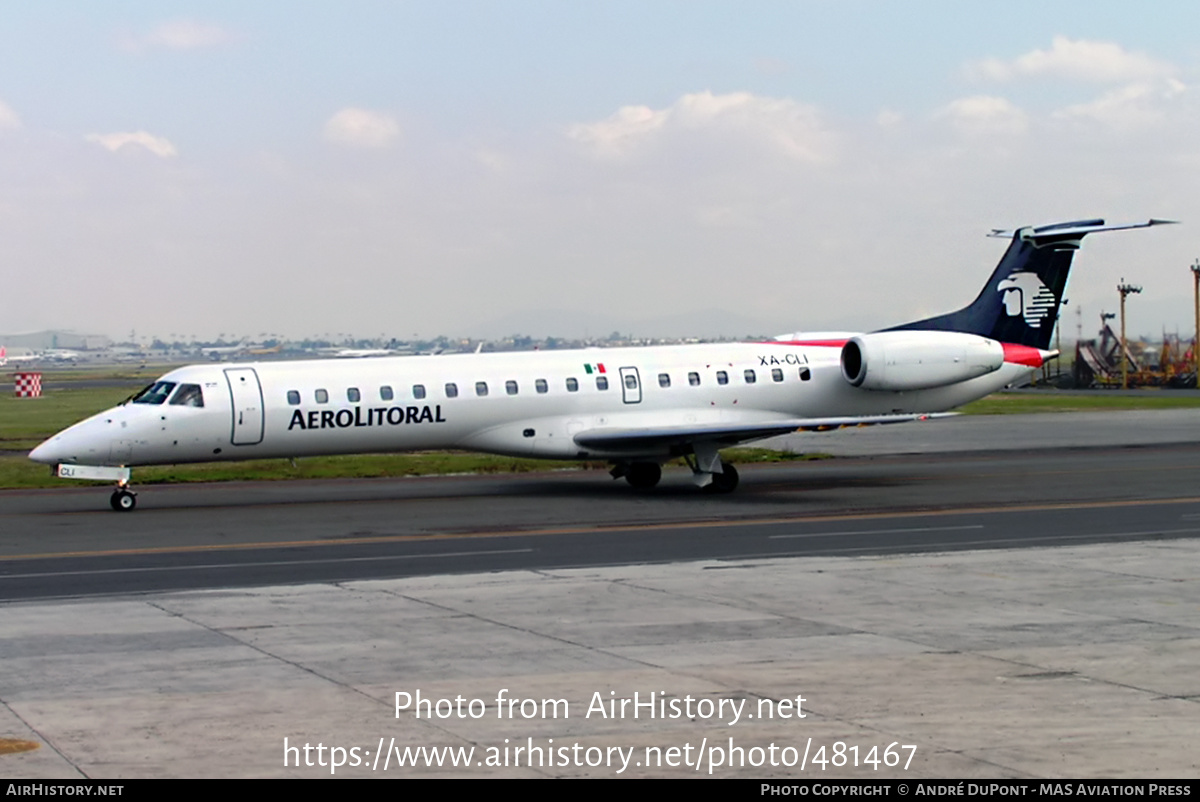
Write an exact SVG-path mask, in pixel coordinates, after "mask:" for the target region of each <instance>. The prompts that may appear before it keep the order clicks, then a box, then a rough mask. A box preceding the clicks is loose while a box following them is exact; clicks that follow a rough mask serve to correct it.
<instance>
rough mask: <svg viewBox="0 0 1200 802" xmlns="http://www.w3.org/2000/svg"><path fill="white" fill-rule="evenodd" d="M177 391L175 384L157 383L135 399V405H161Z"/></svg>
mask: <svg viewBox="0 0 1200 802" xmlns="http://www.w3.org/2000/svg"><path fill="white" fill-rule="evenodd" d="M174 389H175V382H155V383H154V384H152V385H150V386H149V387H147V388H146V389H145V390H142V391H141V392H140V393H138V394H137V395H135V396H134V397H133V403H135V404H161V403H162V402H163V401H166V400H167V396H169V395H170V394H171V391H172V390H174Z"/></svg>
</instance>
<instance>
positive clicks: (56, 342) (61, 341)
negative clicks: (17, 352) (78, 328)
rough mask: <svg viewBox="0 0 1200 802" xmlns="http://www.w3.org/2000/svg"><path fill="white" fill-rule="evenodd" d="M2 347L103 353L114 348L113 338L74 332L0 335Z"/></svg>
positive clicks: (35, 332)
mask: <svg viewBox="0 0 1200 802" xmlns="http://www.w3.org/2000/svg"><path fill="white" fill-rule="evenodd" d="M0 345H4V346H6V347H8V348H27V349H29V350H30V351H45V350H47V349H50V348H69V349H71V350H74V351H102V350H104V349H106V348H109V347H111V346H112V338H110V337H108V336H106V335H104V334H77V333H75V332H73V331H34V332H25V333H24V334H0Z"/></svg>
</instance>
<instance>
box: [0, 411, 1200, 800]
mask: <svg viewBox="0 0 1200 802" xmlns="http://www.w3.org/2000/svg"><path fill="white" fill-rule="evenodd" d="M1101 414H1102V415H1108V414H1109V413H1101ZM1043 417H1048V418H1052V420H1051V421H1047V422H1045V424H1043V423H1041V422H1039V421H1038V420H1031V419H1034V418H1043ZM997 420H1003V421H1004V422H1005V425H1004V426H998V425H997V424H995V423H994V421H997ZM972 421H984V422H985V423H983V424H980V425H979V428H980V429H987V428H988V427H995V428H993V429H991V431H992V432H993V435H991V436H989V435H987V434H986V432H985V433H984V434H979V429H975V428H972V423H971V422H972ZM943 423H949V424H952V425H953V427H965V428H962V429H960V428H951V427H946V428H942V426H943ZM1197 423H1200V414H1198V413H1188V414H1187V415H1183V414H1182V413H1165V414H1164V413H1137V414H1133V415H1125V414H1122V417H1121V418H1120V422H1119V425H1115V426H1113V425H1100V426H1097V425H1096V418H1095V417H1094V416H1092V415H1066V416H1064V415H1057V416H1021V417H1015V416H1006V417H1004V418H971V419H966V418H963V419H956V420H954V421H947V422H939V423H938V424H937V425H936V427H935V425H933V424H931V425H929V426H928V427H907V426H905V427H901V426H897V427H886V428H885V427H879V428H878V429H872V430H861V431H853V432H845V433H838V434H837V435H835V436H833V437H829V438H822V440H821V441H820V444H821V447H820V450H822V451H826V452H829V451H831V450H833V449H832V448H831V445H832V444H834V443H835V442H836V443H841V442H846V441H848V440H850V439H852V438H853V439H855V440H857V438H858V437H859V436H860V435H866V434H868V433H873V432H876V431H878V432H885V433H887V432H893V431H894V432H895V434H890V433H889V434H887V436H888V437H898V438H901V437H904V438H907V437H921V438H924V437H933V438H935V441H936V439H937V438H938V437H943V439H942V440H941V441H936V442H934V443H933V444H932V446H930V447H928V448H929V449H930V451H931V453H930V454H926V455H925V456H921V457H917V458H912V457H904V458H899V457H887V456H879V453H880V451H882V450H887V448H890V449H891V450H892V451H893V452H895V453H906V452H908V451H909V449H910V448H913V446H911V445H909V444H905V443H899V444H896V443H894V444H893V445H891V446H890V447H884V446H880V445H879V444H878V443H876V444H875V446H874V447H875V449H876V451H875V453H876V455H877V456H875V457H874V458H871V459H867V458H862V457H847V458H844V459H834V460H828V461H820V462H815V463H805V464H795V465H786V466H782V467H764V468H753V467H749V468H748V469H747V470H745V471H743V487H742V488H741V489H740V490H739V493H738V494H735V495H734V496H732V497H728V498H725V499H710V498H706V497H698V496H696V495H695V494H694V493H693V492H692V488H690V487H688V485H687V482H686V478H680V477H668V481H667V482H666V485H665V487H664V488H663V489H662V491H661V492H659V493H654V494H631V493H628V492H627V491H626V490H625V489H624V488H622V487H620V486H614V485H612V484H609V483H606V482H605V480H604V479H603V478H602V475H601V476H597V475H595V474H591V475H578V474H561V475H548V476H547V475H542V476H537V477H516V478H509V477H505V478H483V479H479V478H468V477H458V478H445V479H436V480H435V479H431V480H417V481H408V482H402V481H396V482H388V481H381V482H367V483H311V484H309V483H306V484H304V485H298V484H275V485H270V486H269V487H262V486H259V485H239V486H224V487H219V488H217V487H207V488H161V489H160V488H151V489H148V490H147V491H146V494H145V495H146V498H145V499H144V501H143V506H142V508H141V509H139V511H138V512H137V513H134V514H133V515H131V516H125V515H118V514H115V513H111V512H108V511H101V510H99V509H97V504H96V502H97V500H99V501H101V502H102V501H103V498H99V497H98V496H97V495H96V491H95V490H92V491H87V490H71V491H67V492H61V493H59V492H52V491H39V492H36V493H30V494H3V495H0V529H2V530H3V531H4V533H5V534H4V536H3V538H0V541H2V542H0V548H2V549H3V551H2V552H0V589H2V588H4V587H5V586H6V584H5V583H7V587H9V588H16V589H17V590H15V591H11V592H10V595H9V598H36V597H38V596H40V595H52V596H57V597H59V598H55V599H44V600H41V601H23V602H17V601H14V602H10V603H7V604H5V605H4V607H3V618H2V619H0V654H2V655H3V657H2V658H0V659H2V660H3V664H4V667H5V671H4V673H3V678H2V679H0V701H2V703H3V707H0V739H10V741H12V742H15V741H25V742H28V743H30V744H37V748H35V749H32V750H30V751H24V752H14V753H11V754H2V752H3V751H4V750H3V749H0V776H3V777H42V778H50V777H59V778H69V777H79V776H90V777H140V776H330V775H332V774H334V771H333V767H332V766H331V763H332V762H338V761H344V764H343V765H342V766H340V767H338V768H337V770H336V776H381V777H382V776H396V777H401V776H430V775H439V776H496V775H502V776H539V777H544V776H562V777H572V776H697V775H700V776H707V775H708V774H709V771H710V770H711V773H712V775H713V776H723V777H728V776H749V777H779V778H798V777H808V778H813V779H820V778H822V777H827V778H829V777H847V776H852V777H872V776H889V777H912V778H918V777H956V778H974V777H980V778H982V777H1027V776H1039V777H1100V776H1123V777H1140V776H1161V777H1169V776H1195V774H1196V772H1197V769H1198V768H1200V759H1198V758H1197V757H1196V754H1195V749H1194V745H1193V743H1192V739H1193V736H1194V732H1195V730H1196V726H1197V723H1198V722H1200V708H1198V706H1197V705H1198V700H1200V687H1198V686H1197V683H1200V680H1198V679H1197V678H1196V676H1195V672H1194V671H1193V670H1192V667H1194V666H1195V665H1196V663H1197V658H1200V624H1197V623H1196V622H1197V621H1198V620H1200V618H1198V616H1197V613H1198V612H1200V540H1197V539H1196V535H1197V534H1200V492H1196V490H1195V476H1196V473H1197V469H1198V468H1200V445H1197V444H1196V443H1197V441H1200V426H1197ZM1042 425H1045V426H1047V427H1049V428H1048V429H1046V430H1045V431H1043V432H1042V433H1041V434H1039V435H1037V436H1038V437H1039V438H1041V439H1040V440H1039V442H1042V443H1045V442H1046V441H1047V438H1049V437H1051V436H1052V433H1053V432H1057V433H1059V434H1058V435H1054V436H1065V437H1067V438H1068V440H1069V442H1068V444H1066V445H1062V446H1059V447H1058V448H1046V447H1045V446H1044V445H1043V446H1041V447H1038V448H1031V447H1028V446H1027V445H1026V444H1025V443H1024V442H1023V441H1022V439H1021V437H1018V436H1014V434H1013V433H1014V432H1027V431H1035V432H1036V429H1037V427H1038V426H1042ZM1181 427H1182V428H1181ZM905 430H907V431H905ZM1094 430H1099V431H1102V432H1103V433H1104V435H1105V437H1107V438H1109V439H1108V440H1102V441H1100V442H1096V441H1095V439H1094ZM1166 430H1174V434H1175V436H1174V438H1173V439H1171V440H1169V441H1158V442H1160V443H1163V444H1161V445H1152V443H1154V442H1155V439H1154V438H1155V432H1158V431H1166ZM1063 433H1065V434H1063ZM847 435H849V437H847ZM969 438H979V442H981V443H983V446H982V447H975V448H969V449H967V450H966V451H965V452H959V453H951V452H954V451H955V450H956V448H957V447H958V445H959V444H961V443H962V442H963V441H964V439H968V440H969ZM1071 438H1074V439H1073V440H1071ZM855 447H857V446H855ZM920 448H926V446H921V447H920ZM1006 448H1008V449H1013V448H1015V449H1017V450H1015V451H1013V450H1005V449H1006ZM918 450H919V449H918ZM933 452H936V453H933ZM151 494H154V496H155V497H154V498H153V499H151V498H149V496H151ZM89 538H91V540H89ZM351 541H355V542H351ZM1046 544H1055V545H1054V546H1053V547H1046ZM980 547H983V548H984V550H977V549H979V548H980ZM37 549H40V551H37ZM353 549H362V550H363V551H360V552H355V551H348V550H353ZM470 551H475V552H479V553H481V554H478V555H476V556H474V557H472V556H471V555H469V554H468V553H467V552H470ZM102 552H104V553H102ZM113 552H121V553H113ZM454 552H457V553H458V556H456V557H454V558H453V562H454V565H453V566H446V562H445V561H446V560H447V559H448V558H446V557H440V556H437V555H439V554H442V553H446V554H449V553H454ZM484 552H495V553H494V554H491V555H488V554H482V553H484ZM501 552H506V553H504V554H501ZM413 554H417V555H422V554H423V555H424V556H423V557H417V558H414V559H409V560H407V562H411V563H420V564H421V565H419V566H418V567H417V568H416V569H414V570H397V569H396V568H395V563H397V562H406V559H405V557H406V555H413ZM236 555H244V556H245V559H239V558H238V557H237V556H236ZM791 555H802V556H791ZM326 558H329V559H326ZM389 559H391V562H392V565H391V566H390V567H389V566H388V565H387V563H388V560H389ZM471 559H479V560H481V561H482V562H481V563H480V565H479V568H480V569H481V570H485V571H487V573H482V574H480V573H476V574H463V573H457V574H454V573H449V571H454V570H462V569H461V567H460V566H461V563H462V562H465V561H468V560H471ZM335 561H340V562H335ZM506 561H516V562H513V563H509V562H506ZM522 561H523V562H522ZM242 563H256V565H251V566H249V567H248V568H246V567H245V566H242V568H245V570H247V571H249V572H250V573H248V574H247V575H246V576H245V577H241V578H231V577H232V575H231V574H230V573H228V572H230V571H232V569H230V568H227V567H223V566H225V565H232V564H239V565H241V564H242ZM314 563H323V564H322V565H321V566H320V567H319V569H312V568H311V567H306V566H311V565H312V564H314ZM356 566H365V567H367V568H368V569H369V570H368V572H367V573H360V574H354V573H353V572H352V569H351V568H350V567H356ZM444 566H446V567H444ZM239 570H241V569H239ZM309 570H316V573H315V574H311V575H310V574H306V573H305V571H309ZM353 570H357V568H353ZM162 576H166V577H177V578H179V577H182V578H186V581H182V582H181V581H179V580H178V579H167V580H163V581H166V582H168V584H167V585H165V587H172V586H174V587H183V588H194V589H191V590H174V591H169V592H162V591H158V590H157V588H158V587H159V586H156V585H150V586H146V587H141V588H139V587H138V586H137V584H136V581H135V582H134V583H133V584H132V585H129V584H125V585H122V583H124V582H127V581H131V580H129V579H128V578H129V577H135V578H136V577H155V578H157V577H162ZM384 576H388V577H393V578H380V577H384ZM72 577H74V578H72ZM104 577H109V578H112V577H118V578H120V581H119V582H115V584H111V585H106V584H105V583H106V582H109V581H110V580H109V579H104ZM272 577H274V579H272ZM306 580H307V581H308V582H309V583H308V584H295V583H298V582H300V583H303V582H305V581H306ZM114 581H115V580H114ZM138 581H141V580H138ZM156 581H157V579H156ZM170 582H176V584H175V585H171V584H170ZM270 582H275V583H276V584H270ZM72 583H74V585H75V591H76V595H80V596H92V598H63V597H65V596H70V595H73V594H72ZM89 583H90V584H89ZM278 583H289V584H278ZM39 584H45V585H50V586H52V587H51V590H50V592H49V593H47V592H45V591H44V590H39ZM137 589H142V590H156V592H144V593H137V594H135V595H127V594H128V591H130V590H137ZM97 594H99V595H97ZM113 594H116V595H113ZM418 690H420V691H421V693H422V695H423V697H424V698H427V699H432V700H434V702H435V703H436V701H437V700H439V699H441V700H445V702H444V704H443V705H442V706H440V707H436V708H431V709H430V710H429V711H428V714H427V715H422V716H421V717H419V718H418V717H416V716H414V715H413V713H412V712H411V710H405V711H401V713H400V715H399V716H397V713H396V709H395V708H396V694H397V693H398V692H399V693H401V694H408V695H409V696H410V697H412V696H415V694H416V691H418ZM651 693H653V694H655V697H654V699H655V702H656V704H658V705H660V707H659V708H657V709H659V710H662V712H663V715H655V716H653V717H649V715H648V714H649V711H650V710H652V708H650V707H648V706H647V705H646V703H647V702H649V701H650V694H651ZM635 694H636V697H635ZM663 695H665V699H666V706H665V707H661V705H662V704H663V701H664V696H663ZM498 696H503V698H504V699H509V700H516V703H515V706H512V707H505V705H504V704H501V705H499V706H498V705H497V697H498ZM797 697H803V700H804V701H803V702H802V703H798V702H797V701H796V700H797ZM401 698H402V699H404V698H407V697H404V696H402V697H401ZM458 698H461V699H462V702H458V703H456V702H454V700H455V699H458ZM473 700H478V703H477V704H473ZM525 700H529V701H528V703H527V704H526V705H525V706H524V707H522V705H521V702H522V701H525ZM542 700H551V702H552V703H551V705H550V706H549V707H545V706H541V705H540V702H541V701H542ZM554 700H560V701H561V704H558V705H555V704H553V701H554ZM622 700H627V701H626V704H625V707H624V715H620V711H621V704H620V702H621V701H622ZM767 700H769V703H768V701H767ZM787 700H791V704H780V703H782V702H786V701H787ZM535 701H536V702H537V703H538V704H535V703H534V702H535ZM634 701H637V702H640V703H642V706H641V707H640V708H639V707H634V706H633V705H632V703H633V702H634ZM614 702H615V703H616V707H615V708H613V707H611V706H610V703H614ZM464 706H465V707H464ZM453 708H457V710H458V711H462V712H461V715H460V714H459V713H456V712H450V711H451V710H452V709H453ZM535 708H536V709H535ZM522 710H524V711H525V712H526V713H527V714H528V715H527V716H526V715H522ZM601 710H603V711H605V712H604V714H602V713H601ZM675 710H680V711H683V712H684V713H685V714H683V715H673V712H674V711H675ZM589 711H590V713H589ZM608 711H615V712H616V714H615V715H609V714H608ZM637 711H640V715H639V716H638V717H637V718H634V714H635V712H637ZM439 712H442V713H446V715H445V717H443V716H440V715H438V713H439ZM799 712H803V713H804V716H803V717H802V718H801V717H800V716H799V715H798V713H799ZM475 713H480V715H479V716H478V717H475ZM768 714H773V715H768ZM735 715H736V719H735ZM749 716H753V718H750V717H749ZM285 739H286V748H285ZM318 744H320V745H321V748H320V749H317V746H318ZM839 744H840V746H839ZM305 745H307V746H309V747H310V749H309V750H308V751H304V750H303V747H304V746H305ZM0 746H3V742H2V741H0ZM772 746H773V747H774V748H772ZM910 746H911V747H915V749H909V748H908V747H910ZM332 747H337V748H338V749H339V750H340V751H331V748H332ZM444 747H450V748H453V749H459V748H462V749H465V750H471V749H474V752H472V753H470V755H469V757H468V756H467V753H465V752H457V751H456V752H453V753H447V752H443V751H438V752H437V753H434V752H431V751H425V752H415V751H413V750H416V749H420V748H427V749H432V748H437V749H439V750H440V749H442V748H444ZM517 747H524V750H523V751H522V752H519V753H518V752H516V751H515V750H516V749H517ZM822 747H823V751H822ZM292 748H295V751H288V750H289V749H292ZM872 748H874V752H872V751H871V750H872ZM406 750H407V751H406ZM910 754H911V756H912V759H911V761H909V760H908V758H909V756H910ZM835 755H836V756H837V757H836V758H835ZM871 755H874V758H875V759H884V760H885V762H894V761H895V760H899V761H900V765H898V766H892V767H889V766H887V765H880V766H879V768H875V767H874V765H872V764H869V763H866V762H865V761H867V760H870V759H872V758H871ZM885 756H886V758H885ZM437 757H440V758H441V760H442V762H443V764H442V765H441V766H437V765H425V764H426V763H429V762H433V763H436V759H437ZM455 758H458V759H460V760H466V761H467V763H468V764H469V765H459V766H457V767H455V766H451V765H450V761H451V760H453V759H455ZM842 758H844V760H842ZM856 758H857V760H858V763H859V765H858V766H857V767H855V766H854V765H853V762H854V760H855V759H856ZM402 759H403V760H405V761H406V762H411V761H412V760H414V759H416V760H419V761H420V762H421V763H422V765H419V766H415V767H414V766H412V765H405V766H403V767H401V766H398V765H397V762H398V761H399V760H402ZM731 761H732V762H733V763H734V765H732V766H731V765H730V762H731ZM772 761H774V763H775V765H772ZM801 761H803V763H804V766H803V769H802V768H801V765H800V762H801ZM839 761H840V765H839ZM530 762H532V763H533V765H529V763H530ZM297 763H299V764H300V765H297ZM309 763H311V764H312V765H307V764H309ZM322 763H324V765H320V764H322ZM355 763H356V764H357V765H354V764H355ZM639 763H640V764H641V765H638V764H639ZM718 763H719V764H720V765H717V764H718ZM789 763H790V764H791V765H789ZM906 763H907V768H905V764H906ZM489 764H492V765H489ZM618 770H620V771H618Z"/></svg>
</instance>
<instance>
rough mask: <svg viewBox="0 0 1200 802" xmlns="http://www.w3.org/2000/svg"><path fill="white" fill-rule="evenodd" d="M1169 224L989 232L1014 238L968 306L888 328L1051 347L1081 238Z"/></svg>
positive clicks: (1092, 223)
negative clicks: (1100, 233)
mask: <svg viewBox="0 0 1200 802" xmlns="http://www.w3.org/2000/svg"><path fill="white" fill-rule="evenodd" d="M1171 222H1174V221H1172V220H1150V221H1148V222H1145V223H1130V224H1125V225H1105V224H1104V221H1103V220H1079V221H1076V222H1073V223H1056V224H1054V225H1049V226H1041V227H1040V228H1022V229H1018V230H1016V231H1003V230H1000V229H996V230H993V231H992V233H991V234H989V235H988V236H992V237H1011V238H1012V241H1011V242H1010V243H1009V246H1008V250H1007V251H1005V252H1004V256H1003V257H1002V258H1001V259H1000V264H998V265H996V269H995V271H993V272H992V277H991V278H990V279H988V282H987V284H986V285H985V286H984V288H983V291H982V292H981V293H979V297H978V298H976V299H975V301H974V302H973V303H972V304H971V305H970V306H967V307H964V308H962V309H960V310H958V311H957V312H951V313H949V314H946V315H938V316H937V317H931V318H927V319H926V320H918V321H916V322H914V323H905V324H904V325H903V326H895V327H893V328H891V329H887V331H901V330H906V329H909V330H923V331H962V332H969V333H971V334H980V335H983V336H984V337H990V338H991V339H993V340H997V341H999V342H1002V343H1014V344H1017V345H1028V346H1031V347H1033V348H1040V349H1042V350H1047V349H1048V348H1049V347H1050V340H1051V338H1052V337H1053V335H1054V323H1055V321H1056V320H1057V319H1058V308H1059V305H1060V304H1061V302H1062V297H1063V290H1064V289H1066V286H1067V274H1068V273H1069V272H1070V270H1071V259H1072V258H1073V257H1074V256H1075V251H1077V250H1079V246H1080V243H1082V241H1083V238H1084V237H1086V236H1087V235H1088V234H1094V233H1096V232H1099V231H1118V230H1122V229H1127V228H1147V227H1149V226H1156V225H1162V224H1164V223H1171Z"/></svg>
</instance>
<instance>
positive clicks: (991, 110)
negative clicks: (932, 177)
mask: <svg viewBox="0 0 1200 802" xmlns="http://www.w3.org/2000/svg"><path fill="white" fill-rule="evenodd" d="M934 116H935V117H937V118H940V119H947V120H949V121H950V124H951V125H953V126H954V127H955V129H957V130H958V131H960V132H962V133H967V134H1010V135H1011V134H1023V133H1025V131H1026V130H1027V129H1028V128H1029V117H1028V115H1026V114H1025V112H1024V111H1022V110H1021V109H1019V108H1018V107H1016V106H1014V105H1013V104H1012V103H1011V102H1010V101H1009V100H1007V99H1005V98H1002V97H995V96H992V95H974V96H972V97H964V98H959V99H958V100H955V101H954V102H953V103H949V104H947V105H946V106H943V107H942V108H941V109H940V110H938V112H937V113H936V114H935V115H934Z"/></svg>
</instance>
